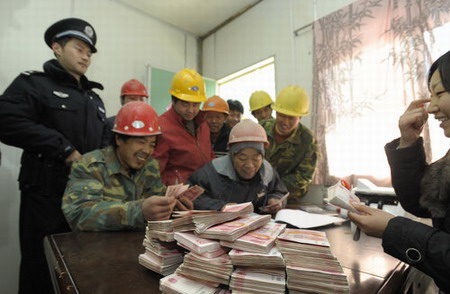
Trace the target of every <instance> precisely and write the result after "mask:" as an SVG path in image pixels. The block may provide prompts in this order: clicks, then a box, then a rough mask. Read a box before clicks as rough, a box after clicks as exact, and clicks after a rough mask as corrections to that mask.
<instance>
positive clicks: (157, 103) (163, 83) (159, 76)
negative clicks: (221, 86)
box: [150, 67, 216, 115]
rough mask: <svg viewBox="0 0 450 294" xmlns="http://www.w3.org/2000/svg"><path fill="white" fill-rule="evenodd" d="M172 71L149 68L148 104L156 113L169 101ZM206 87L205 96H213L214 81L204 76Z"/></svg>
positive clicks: (159, 113)
mask: <svg viewBox="0 0 450 294" xmlns="http://www.w3.org/2000/svg"><path fill="white" fill-rule="evenodd" d="M174 75H175V73H174V72H171V71H167V70H163V69H159V68H154V67H152V68H151V81H150V101H151V102H150V104H151V105H152V106H153V108H154V109H155V110H156V112H157V113H158V115H161V114H163V113H164V112H165V111H166V109H167V107H168V106H169V105H170V103H171V98H170V94H169V90H170V87H171V84H172V78H173V76H174ZM204 80H205V87H206V97H211V96H214V95H215V93H216V81H215V80H213V79H209V78H204Z"/></svg>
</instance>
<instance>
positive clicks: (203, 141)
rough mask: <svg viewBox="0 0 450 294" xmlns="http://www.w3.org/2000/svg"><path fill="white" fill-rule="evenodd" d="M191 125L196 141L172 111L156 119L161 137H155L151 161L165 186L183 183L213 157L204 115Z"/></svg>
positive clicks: (200, 114)
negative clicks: (159, 171) (155, 162)
mask: <svg viewBox="0 0 450 294" xmlns="http://www.w3.org/2000/svg"><path fill="white" fill-rule="evenodd" d="M194 121H195V123H196V125H197V129H196V137H194V136H193V135H192V134H191V133H189V132H188V131H187V129H186V127H185V126H184V124H183V121H182V118H181V116H180V115H178V114H177V113H176V112H175V111H174V110H173V108H170V109H169V110H167V111H166V112H165V113H163V114H162V115H161V116H160V117H159V124H160V126H161V131H162V135H159V136H158V143H157V145H156V148H155V152H154V153H153V155H152V157H154V158H155V159H157V160H158V161H159V166H160V170H161V178H162V180H163V182H164V184H166V185H172V184H175V183H185V182H186V180H187V179H188V178H189V176H190V175H191V173H193V172H194V171H195V170H197V169H199V168H200V167H202V166H203V165H204V164H206V163H208V162H210V161H211V160H212V159H213V157H214V153H213V150H212V147H211V141H210V136H209V127H208V125H207V124H206V121H205V120H204V114H203V113H202V112H199V114H198V115H197V116H196V117H195V119H194Z"/></svg>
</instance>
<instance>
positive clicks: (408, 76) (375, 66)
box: [312, 0, 450, 186]
mask: <svg viewBox="0 0 450 294" xmlns="http://www.w3.org/2000/svg"><path fill="white" fill-rule="evenodd" d="M449 11H450V1H448V0H427V1H425V0H368V1H362V0H361V1H357V2H355V3H353V4H351V5H349V6H347V7H345V8H343V9H341V10H339V11H337V12H335V13H332V14H330V15H328V16H326V17H324V18H321V19H319V20H317V21H315V22H314V24H313V27H314V77H313V97H314V103H313V112H314V117H313V120H312V129H313V131H314V132H315V136H316V138H317V140H318V141H319V143H320V151H321V153H322V158H321V160H320V161H319V163H318V167H317V169H316V174H315V179H314V182H315V183H318V184H325V185H332V184H334V183H335V182H336V178H345V179H348V180H350V181H351V182H353V184H355V180H356V179H358V178H369V179H371V180H372V181H374V182H375V183H377V184H380V185H382V186H384V185H388V184H389V181H390V175H389V167H388V164H387V160H386V158H385V154H384V149H383V147H384V144H385V143H387V142H388V141H391V140H392V139H394V138H396V137H398V136H399V131H398V118H399V116H400V115H401V114H402V113H403V112H404V110H405V109H406V107H407V105H408V104H409V103H410V102H411V101H412V100H414V99H418V98H421V97H428V96H429V94H428V88H427V81H426V78H427V71H428V68H429V66H430V65H431V63H432V62H433V61H434V60H435V59H436V58H437V57H439V56H440V55H441V54H443V53H445V52H446V51H447V50H449V49H450V42H446V41H447V40H448V37H445V40H444V38H439V40H437V38H436V36H435V35H436V31H435V30H434V29H435V28H438V27H441V26H443V25H444V24H447V23H448V22H449ZM447 29H450V28H449V27H447ZM448 33H450V31H447V34H448ZM441 136H442V133H441ZM423 137H424V139H425V142H426V150H427V154H428V156H429V157H428V160H431V147H430V139H429V138H430V135H429V129H428V127H426V128H425V131H424V133H423ZM442 137H443V136H442ZM447 149H448V148H447Z"/></svg>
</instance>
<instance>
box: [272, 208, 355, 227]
mask: <svg viewBox="0 0 450 294" xmlns="http://www.w3.org/2000/svg"><path fill="white" fill-rule="evenodd" d="M275 221H279V222H284V223H287V224H290V225H293V226H295V227H297V228H299V229H308V228H315V227H321V226H326V225H329V224H333V223H336V222H344V221H346V220H345V219H343V218H340V217H335V216H329V215H322V214H314V213H308V212H306V211H302V210H299V209H281V210H280V211H278V212H277V214H276V216H275Z"/></svg>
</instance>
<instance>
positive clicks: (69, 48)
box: [52, 38, 92, 80]
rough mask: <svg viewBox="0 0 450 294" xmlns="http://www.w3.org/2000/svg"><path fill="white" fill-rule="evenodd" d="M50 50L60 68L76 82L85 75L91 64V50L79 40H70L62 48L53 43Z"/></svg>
mask: <svg viewBox="0 0 450 294" xmlns="http://www.w3.org/2000/svg"><path fill="white" fill-rule="evenodd" d="M52 49H53V52H54V53H55V54H56V56H57V59H58V61H59V63H60V64H61V66H62V67H63V68H64V69H65V70H67V71H68V72H69V73H70V74H71V75H72V76H74V77H75V78H76V79H77V80H79V79H80V77H81V76H83V75H84V74H85V73H86V71H87V69H88V68H89V65H90V64H91V56H92V51H91V48H90V47H89V46H88V44H86V43H85V42H83V41H81V40H79V39H76V38H71V39H70V40H69V41H68V42H67V43H66V44H65V45H64V47H62V46H61V45H60V44H59V43H56V42H55V43H53V44H52Z"/></svg>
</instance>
